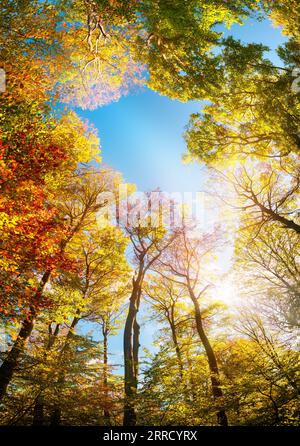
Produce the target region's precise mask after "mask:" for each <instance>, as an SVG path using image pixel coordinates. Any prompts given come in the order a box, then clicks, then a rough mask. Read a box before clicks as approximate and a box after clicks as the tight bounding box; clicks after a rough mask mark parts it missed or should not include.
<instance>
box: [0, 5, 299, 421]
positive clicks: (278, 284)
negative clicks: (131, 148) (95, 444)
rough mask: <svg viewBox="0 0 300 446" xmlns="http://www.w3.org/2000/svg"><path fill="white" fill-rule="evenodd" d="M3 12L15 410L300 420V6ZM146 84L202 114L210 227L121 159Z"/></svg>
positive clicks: (0, 57)
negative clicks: (127, 124) (124, 132)
mask: <svg viewBox="0 0 300 446" xmlns="http://www.w3.org/2000/svg"><path fill="white" fill-rule="evenodd" d="M0 6H1V8H0V29H1V32H0V188H1V195H0V424H1V425H5V426H8V425H9V426H32V425H33V426H58V425H66V426H298V425H299V420H300V397H299V393H300V361H299V347H300V344H299V333H300V255H299V254H300V251H299V248H300V238H299V237H300V176H299V173H300V162H299V153H300V126H299V121H300V114H299V113H300V100H299V99H300V68H299V67H300V3H299V2H298V0H226V1H225V0H126V1H125V0H124V1H122V0H73V1H72V0H1V5H0ZM249 22H251V23H255V24H256V26H257V27H258V28H257V29H259V27H260V26H263V23H268V26H269V28H270V29H272V30H276V32H277V33H278V35H280V36H282V41H283V43H282V44H280V45H279V46H278V47H277V48H276V49H274V48H271V47H272V45H273V42H272V41H271V40H272V39H269V40H270V46H269V47H268V46H267V45H266V44H265V42H262V41H260V37H261V35H260V34H259V33H258V34H257V35H256V34H255V33H253V35H250V36H249V35H248V39H247V41H245V39H240V38H238V37H237V36H236V34H235V32H231V30H235V29H237V28H238V29H243V27H244V26H246V25H247V23H249ZM143 91H147V92H150V93H151V94H152V93H153V94H154V93H155V94H156V95H157V96H159V97H164V98H169V100H170V104H174V107H175V106H176V104H194V105H193V107H196V108H195V109H196V110H198V111H197V112H194V113H191V114H190V117H189V119H188V120H187V122H186V123H185V127H184V128H182V129H179V131H180V133H181V134H182V135H183V140H184V146H185V149H184V152H183V153H182V161H181V163H182V169H183V170H184V169H185V168H186V169H188V168H189V166H190V165H191V164H193V165H195V166H196V167H195V169H198V170H199V173H198V175H199V178H200V177H201V178H202V183H203V194H202V195H201V196H202V198H203V199H202V201H203V202H204V203H205V205H204V206H203V209H204V210H203V212H204V214H203V215H201V224H200V222H199V221H198V219H197V218H194V217H193V216H192V212H191V211H192V209H191V206H190V205H189V204H187V203H186V202H185V201H183V202H180V199H179V200H177V199H176V198H174V197H172V196H168V192H172V191H165V190H163V189H162V188H161V185H160V184H159V181H158V182H157V185H156V187H154V188H152V190H144V191H143V193H141V192H139V191H138V188H139V187H140V186H139V184H135V182H134V181H131V178H130V181H128V177H127V175H124V173H123V172H122V171H120V169H119V168H115V167H114V166H111V165H109V164H107V163H106V162H104V161H103V158H105V156H106V155H105V154H106V151H107V152H109V150H110V149H109V147H107V148H106V145H105V144H102V142H101V144H100V139H101V138H102V136H101V130H100V129H98V128H97V127H96V126H95V125H94V123H93V122H90V121H89V120H88V119H86V117H85V113H86V112H87V111H88V112H89V116H92V115H93V113H97V112H98V110H100V109H103V111H102V113H105V110H108V109H109V107H111V104H113V103H119V102H120V103H122V101H123V100H124V98H125V97H131V96H134V95H139V94H141V95H142V94H143V93H141V92H143ZM150 93H149V94H150ZM141 97H142V96H141ZM155 97H156V96H155ZM145 100H146V99H145ZM171 101H172V102H171ZM146 105H147V104H146ZM149 107H150V106H149ZM128 113H129V111H128ZM102 116H104V115H102ZM141 118H142V119H144V120H145V121H146V120H147V119H148V115H147V113H145V115H143V116H142V117H141ZM103 125H104V124H103ZM119 126H121V123H120V122H119V119H117V118H115V121H114V133H116V134H118V131H119V130H118V128H119ZM136 132H142V129H139V128H138V126H137V128H136ZM158 138H159V135H158ZM146 139H147V136H145V142H146ZM120 150H121V149H120ZM162 152H163V150H162ZM120 156H121V155H120ZM155 156H156V155H155V154H153V158H152V160H151V161H150V160H149V159H148V158H147V160H146V158H145V161H144V164H147V163H150V164H152V162H153V167H152V166H150V167H152V168H153V171H154V170H155V166H156V160H155ZM165 156H169V153H168V155H165ZM102 157H103V158H102ZM116 157H118V153H117V154H116ZM134 157H140V158H141V159H143V145H141V147H140V148H139V153H136V154H134ZM131 161H132V162H133V159H132V160H131V159H129V160H128V162H129V163H130V162H131ZM140 169H141V171H142V172H143V170H142V169H143V167H142V164H141V167H140ZM169 175H170V176H171V175H172V168H171V158H170V168H169ZM133 177H134V176H133ZM178 181H179V178H178ZM188 190H189V189H188V186H187V192H188ZM170 197H171V198H170Z"/></svg>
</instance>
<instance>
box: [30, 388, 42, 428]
mask: <svg viewBox="0 0 300 446" xmlns="http://www.w3.org/2000/svg"><path fill="white" fill-rule="evenodd" d="M32 424H33V426H43V425H44V424H45V419H44V400H43V397H42V395H39V396H38V397H37V399H36V401H35V405H34V409H33V421H32Z"/></svg>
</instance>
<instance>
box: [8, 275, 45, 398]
mask: <svg viewBox="0 0 300 446" xmlns="http://www.w3.org/2000/svg"><path fill="white" fill-rule="evenodd" d="M50 275H51V272H50V271H46V272H45V273H44V275H43V277H42V279H41V282H40V284H39V287H38V290H37V292H36V293H35V296H34V298H33V301H35V300H38V298H39V297H40V295H41V293H42V291H43V289H44V287H45V285H46V283H47V282H48V280H49V278H50ZM36 316H37V310H36V309H35V308H34V307H31V308H30V311H29V314H28V316H27V318H26V319H24V321H23V322H22V326H21V329H20V332H19V334H18V336H17V339H16V340H15V343H14V345H13V347H12V349H11V350H10V351H9V352H8V353H7V356H6V358H5V359H4V361H3V363H2V365H1V367H0V400H1V399H2V398H3V397H4V395H5V394H6V390H7V387H8V385H9V383H10V382H11V380H12V378H13V375H14V373H15V370H16V368H17V365H18V360H19V358H20V356H21V355H22V353H23V352H24V349H25V345H26V342H27V340H28V338H29V336H30V335H31V333H32V330H33V327H34V323H35V319H36Z"/></svg>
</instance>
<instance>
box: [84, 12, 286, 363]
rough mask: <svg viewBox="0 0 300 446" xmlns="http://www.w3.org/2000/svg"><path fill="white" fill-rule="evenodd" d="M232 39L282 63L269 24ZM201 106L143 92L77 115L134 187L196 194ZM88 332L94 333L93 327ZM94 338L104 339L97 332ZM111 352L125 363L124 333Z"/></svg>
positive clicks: (200, 171)
mask: <svg viewBox="0 0 300 446" xmlns="http://www.w3.org/2000/svg"><path fill="white" fill-rule="evenodd" d="M228 35H234V37H235V38H238V39H240V40H242V41H243V42H257V43H263V44H265V45H267V46H269V47H270V48H271V50H272V52H271V54H270V57H271V58H272V60H273V62H274V63H275V64H276V65H279V64H280V60H279V58H278V57H277V55H276V53H275V49H276V48H277V47H278V46H279V45H281V44H282V43H284V41H285V38H284V36H282V35H281V32H280V29H279V28H274V27H273V26H272V24H271V23H270V22H269V21H267V20H266V21H263V22H256V21H253V20H251V21H248V22H247V23H246V24H245V25H244V26H239V25H234V26H233V27H232V28H231V29H230V30H226V31H225V36H228ZM200 108H201V105H200V104H199V103H197V102H189V103H185V104H184V103H181V102H179V101H176V100H171V99H169V98H166V97H163V96H161V95H159V94H158V93H155V92H153V91H151V90H149V89H147V88H144V89H143V90H141V91H139V92H138V93H135V94H133V95H130V96H127V97H123V98H122V99H121V100H120V101H119V102H117V103H112V104H110V105H107V106H105V107H102V108H99V109H98V110H93V111H79V112H78V113H79V115H80V116H82V117H84V118H87V119H88V120H89V121H90V122H91V123H93V125H94V126H95V127H96V128H97V129H98V131H99V136H100V139H101V146H102V158H103V162H104V163H106V164H108V165H110V166H111V167H113V168H115V169H116V170H118V171H120V172H122V174H123V176H124V178H125V181H127V182H130V183H135V184H136V185H137V188H138V190H140V191H147V190H151V189H155V188H157V187H159V188H160V189H161V190H163V191H167V192H196V191H200V190H202V188H203V184H204V181H205V169H204V168H203V167H201V166H200V165H199V164H192V165H184V164H183V163H182V161H181V159H182V155H183V154H184V153H185V143H184V140H183V137H182V134H183V132H184V127H185V126H186V125H187V123H188V120H189V115H190V114H191V113H194V112H198V111H199V110H200ZM140 318H141V319H142V315H141V317H140ZM88 325H90V324H88ZM87 329H88V330H89V329H92V325H90V326H89V327H88V328H87ZM99 331H100V329H99ZM155 331H157V327H155V325H154V324H147V326H146V325H145V326H143V327H142V330H141V345H142V347H147V348H151V341H152V338H153V335H154V334H155ZM95 338H97V339H99V335H98V334H97V333H95ZM110 349H111V351H112V352H113V353H114V355H113V356H112V357H111V361H112V362H113V363H116V362H117V363H121V362H122V360H121V358H122V334H121V333H120V334H119V335H117V336H114V337H113V338H112V339H111V341H110ZM119 371H120V369H119Z"/></svg>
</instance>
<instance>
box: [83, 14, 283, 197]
mask: <svg viewBox="0 0 300 446" xmlns="http://www.w3.org/2000/svg"><path fill="white" fill-rule="evenodd" d="M229 34H233V35H234V36H235V37H237V38H239V39H241V40H242V41H244V42H253V41H255V42H261V43H264V44H266V45H268V46H270V47H271V48H272V50H273V52H272V59H273V61H274V63H276V64H279V63H280V61H279V59H278V57H277V55H276V54H275V53H274V50H275V49H276V47H278V45H279V44H282V43H283V42H284V41H285V39H284V37H283V36H282V35H281V33H280V30H279V29H278V28H274V27H272V25H271V23H270V22H269V21H264V22H259V23H258V22H255V21H249V22H247V23H246V24H245V25H244V26H239V25H234V26H233V27H232V28H231V30H226V32H225V35H229ZM200 108H201V105H200V104H199V103H197V102H195V101H193V102H189V103H181V102H179V101H176V100H172V99H169V98H166V97H163V96H161V95H159V94H158V93H156V92H153V91H151V90H149V89H147V88H144V89H141V91H139V92H137V93H134V94H132V95H130V96H127V97H123V98H121V99H120V100H119V101H118V102H116V103H111V104H109V105H107V106H104V107H102V108H99V109H98V110H93V111H79V114H80V115H81V116H82V117H84V118H88V120H89V121H90V122H91V123H93V124H94V126H95V127H96V128H97V129H98V131H99V136H100V139H101V146H102V157H103V162H104V163H106V164H109V165H110V166H111V167H113V168H115V169H116V170H119V171H120V172H122V173H123V175H124V178H125V181H127V182H130V183H135V184H137V187H138V190H141V191H145V190H149V189H153V188H156V187H160V189H161V190H164V191H168V192H183V191H186V192H189V191H190V192H194V191H198V190H201V188H202V183H203V181H202V180H203V174H202V173H201V172H202V170H203V168H202V169H201V166H199V165H197V164H192V165H183V164H182V162H181V159H182V155H183V154H184V152H185V144H184V140H183V137H182V134H183V132H184V127H185V126H186V125H187V123H188V120H189V115H190V114H191V113H193V112H198V111H199V110H200Z"/></svg>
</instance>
